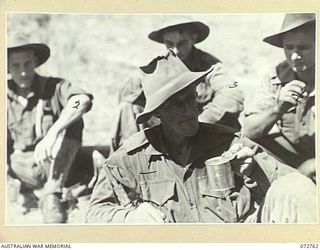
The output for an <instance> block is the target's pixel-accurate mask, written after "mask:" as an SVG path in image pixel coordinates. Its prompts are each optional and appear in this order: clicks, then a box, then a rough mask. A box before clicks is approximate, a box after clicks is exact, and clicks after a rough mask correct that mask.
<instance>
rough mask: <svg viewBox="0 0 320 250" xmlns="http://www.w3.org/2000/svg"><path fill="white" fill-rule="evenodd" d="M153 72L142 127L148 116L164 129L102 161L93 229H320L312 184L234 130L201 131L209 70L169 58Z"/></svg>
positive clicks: (211, 127) (146, 84)
mask: <svg viewBox="0 0 320 250" xmlns="http://www.w3.org/2000/svg"><path fill="white" fill-rule="evenodd" d="M150 67H152V68H153V69H154V71H153V72H150V73H149V74H146V75H145V77H144V78H143V79H142V86H143V90H144V93H145V96H146V107H145V109H144V112H143V113H141V114H140V115H139V116H138V117H137V123H143V122H146V121H147V120H148V119H150V118H151V116H156V117H157V118H159V119H160V121H161V123H160V125H159V126H155V127H153V128H149V129H145V130H144V131H141V132H139V133H136V134H134V135H133V136H131V137H129V138H128V139H126V140H125V141H124V143H123V145H122V147H120V148H119V149H118V150H117V151H116V152H114V153H113V154H112V155H111V156H110V157H109V158H108V159H107V160H106V161H105V163H104V164H103V166H102V168H101V170H100V173H99V177H98V180H97V182H96V186H95V188H94V190H93V194H92V197H91V202H90V206H89V210H88V213H87V222H88V223H165V222H178V223H179V222H215V223H221V222H245V223H249V222H251V223H252V222H263V223H309V222H312V223H315V222H316V194H315V185H314V183H313V182H312V181H311V180H309V179H308V178H306V177H305V176H303V175H301V174H300V173H299V172H298V171H297V170H295V169H293V168H291V167H289V166H286V165H284V164H282V163H280V162H278V161H276V160H275V159H274V158H273V157H271V156H270V155H268V154H267V153H265V152H263V151H262V149H261V148H259V147H258V146H257V145H256V144H254V143H253V142H251V141H249V140H248V139H246V138H241V137H240V136H239V135H236V134H234V133H233V130H232V129H230V128H228V127H225V126H222V125H218V124H208V123H199V121H198V107H197V101H196V84H198V83H199V82H201V81H202V79H203V77H205V76H206V75H207V74H209V73H210V72H211V71H212V68H210V69H208V70H207V71H204V72H191V71H189V70H188V68H187V67H186V66H185V65H184V64H183V63H182V61H180V59H179V58H178V57H177V56H176V55H175V54H174V53H173V52H172V51H171V52H170V53H169V54H168V55H167V56H166V57H159V58H157V59H156V60H154V61H153V62H152V64H151V65H150ZM212 157H214V158H213V159H212ZM216 157H218V158H216ZM217 164H220V166H222V167H221V168H216V167H214V166H216V165H217ZM221 164H222V165H221ZM229 164H231V167H232V168H233V172H235V174H236V175H235V176H234V175H233V172H231V167H230V165H229ZM292 183H294V185H292Z"/></svg>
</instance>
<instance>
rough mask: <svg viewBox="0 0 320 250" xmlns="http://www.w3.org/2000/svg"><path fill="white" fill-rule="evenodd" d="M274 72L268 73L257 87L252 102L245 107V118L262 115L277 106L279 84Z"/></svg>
mask: <svg viewBox="0 0 320 250" xmlns="http://www.w3.org/2000/svg"><path fill="white" fill-rule="evenodd" d="M274 71H275V70H272V71H270V72H268V73H267V74H266V75H265V77H264V79H263V80H262V81H261V82H260V84H259V85H258V86H257V88H256V91H255V95H254V98H253V101H252V102H248V105H246V107H245V116H249V115H251V114H258V113H262V112H264V111H266V110H269V109H271V108H272V107H274V106H275V105H276V104H277V98H278V92H279V87H280V86H281V85H280V82H279V80H278V79H277V76H276V74H275V73H274Z"/></svg>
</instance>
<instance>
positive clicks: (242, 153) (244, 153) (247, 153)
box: [237, 147, 254, 159]
mask: <svg viewBox="0 0 320 250" xmlns="http://www.w3.org/2000/svg"><path fill="white" fill-rule="evenodd" d="M253 155H254V152H253V150H252V149H251V148H248V147H244V148H242V149H241V150H239V152H238V153H237V159H243V158H248V157H252V156H253Z"/></svg>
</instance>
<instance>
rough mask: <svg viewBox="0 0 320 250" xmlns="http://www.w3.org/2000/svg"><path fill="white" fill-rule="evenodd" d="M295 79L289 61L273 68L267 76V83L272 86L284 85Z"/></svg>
mask: <svg viewBox="0 0 320 250" xmlns="http://www.w3.org/2000/svg"><path fill="white" fill-rule="evenodd" d="M294 79H295V74H294V72H293V71H292V69H291V68H290V66H289V64H288V62H287V61H282V62H280V63H278V64H276V65H274V66H272V67H271V68H270V69H269V71H268V72H267V74H266V80H267V81H266V82H268V83H269V84H270V85H280V84H281V85H283V84H286V83H287V82H290V81H292V80H294Z"/></svg>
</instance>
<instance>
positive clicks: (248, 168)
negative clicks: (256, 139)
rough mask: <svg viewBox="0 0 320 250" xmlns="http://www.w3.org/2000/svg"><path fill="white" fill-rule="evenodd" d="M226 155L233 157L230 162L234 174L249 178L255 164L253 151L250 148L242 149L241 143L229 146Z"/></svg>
mask: <svg viewBox="0 0 320 250" xmlns="http://www.w3.org/2000/svg"><path fill="white" fill-rule="evenodd" d="M227 153H228V154H230V153H231V154H233V155H235V157H234V159H233V160H231V161H230V164H231V167H232V169H233V171H234V172H235V174H237V175H240V176H250V175H251V174H252V172H253V171H254V168H255V166H256V162H255V160H254V159H253V156H254V151H253V150H252V149H251V148H248V147H243V146H242V144H241V143H236V144H234V145H232V146H231V148H230V149H229V150H228V151H227ZM224 154H226V153H224ZM224 154H223V155H224ZM223 155H222V156H223Z"/></svg>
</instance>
